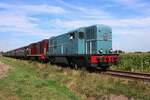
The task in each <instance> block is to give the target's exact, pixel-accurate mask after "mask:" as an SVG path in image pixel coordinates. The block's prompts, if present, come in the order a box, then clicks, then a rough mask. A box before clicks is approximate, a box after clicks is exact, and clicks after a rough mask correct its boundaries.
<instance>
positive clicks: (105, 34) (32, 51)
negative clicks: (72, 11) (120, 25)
mask: <svg viewBox="0 0 150 100" xmlns="http://www.w3.org/2000/svg"><path fill="white" fill-rule="evenodd" d="M3 56H7V57H14V58H19V59H37V60H40V61H45V62H50V63H52V64H54V63H60V64H67V65H69V66H71V67H86V68H89V67H96V68H107V67H109V66H110V65H111V64H113V63H117V62H118V54H114V53H113V51H112V29H111V27H109V26H107V25H102V24H101V25H92V26H88V27H80V28H78V29H75V30H72V31H69V32H67V33H65V34H62V35H59V36H54V37H50V38H49V39H45V40H42V41H40V42H36V43H32V44H30V45H28V46H24V47H21V48H18V49H15V50H11V51H8V52H5V53H3Z"/></svg>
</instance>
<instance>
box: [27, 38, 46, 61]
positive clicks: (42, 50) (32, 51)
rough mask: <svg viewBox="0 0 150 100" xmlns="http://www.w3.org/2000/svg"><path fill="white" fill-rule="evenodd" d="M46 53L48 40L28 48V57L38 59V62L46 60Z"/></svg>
mask: <svg viewBox="0 0 150 100" xmlns="http://www.w3.org/2000/svg"><path fill="white" fill-rule="evenodd" d="M47 52H48V39H45V40H42V41H40V42H37V43H32V44H30V45H29V48H28V54H29V55H28V56H32V57H35V58H38V59H40V60H45V59H46V53H47Z"/></svg>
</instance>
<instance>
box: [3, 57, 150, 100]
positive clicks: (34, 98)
mask: <svg viewBox="0 0 150 100" xmlns="http://www.w3.org/2000/svg"><path fill="white" fill-rule="evenodd" d="M0 61H1V62H3V63H5V64H8V65H9V66H10V67H11V70H10V72H9V74H8V76H7V77H5V78H3V79H1V80H0V99H2V100H12V99H10V98H14V100H49V99H50V100H51V99H52V100H80V99H81V100H91V99H92V100H101V99H103V100H107V99H109V98H112V97H113V96H118V95H121V96H123V97H125V98H129V99H131V98H134V99H142V100H150V84H149V83H148V82H143V81H137V80H127V79H119V78H112V77H111V76H107V75H100V74H98V73H89V72H87V71H85V70H73V69H70V68H62V67H58V66H55V65H50V64H42V63H39V62H32V61H23V60H16V59H11V58H5V57H0Z"/></svg>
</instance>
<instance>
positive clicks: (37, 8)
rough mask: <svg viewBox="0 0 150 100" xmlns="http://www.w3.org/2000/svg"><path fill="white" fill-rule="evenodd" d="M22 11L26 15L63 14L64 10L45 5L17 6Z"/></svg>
mask: <svg viewBox="0 0 150 100" xmlns="http://www.w3.org/2000/svg"><path fill="white" fill-rule="evenodd" d="M18 8H20V9H21V10H22V11H24V12H27V13H56V14H60V13H64V12H65V10H64V9H63V8H61V7H57V6H50V5H46V4H42V5H23V6H19V7H18Z"/></svg>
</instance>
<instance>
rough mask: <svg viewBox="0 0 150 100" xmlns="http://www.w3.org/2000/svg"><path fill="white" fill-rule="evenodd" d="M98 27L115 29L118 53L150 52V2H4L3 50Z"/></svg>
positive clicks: (0, 1)
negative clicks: (87, 27) (79, 29)
mask: <svg viewBox="0 0 150 100" xmlns="http://www.w3.org/2000/svg"><path fill="white" fill-rule="evenodd" d="M94 24H106V25H109V26H111V27H112V34H113V35H112V36H113V49H114V50H116V49H120V50H124V51H127V52H134V51H150V0H0V51H8V50H11V49H15V48H18V47H22V46H25V45H28V44H30V43H32V42H37V41H40V40H42V39H47V38H50V37H51V36H57V35H60V34H63V33H66V32H68V31H70V30H74V29H76V28H79V27H84V26H90V25H94Z"/></svg>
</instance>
